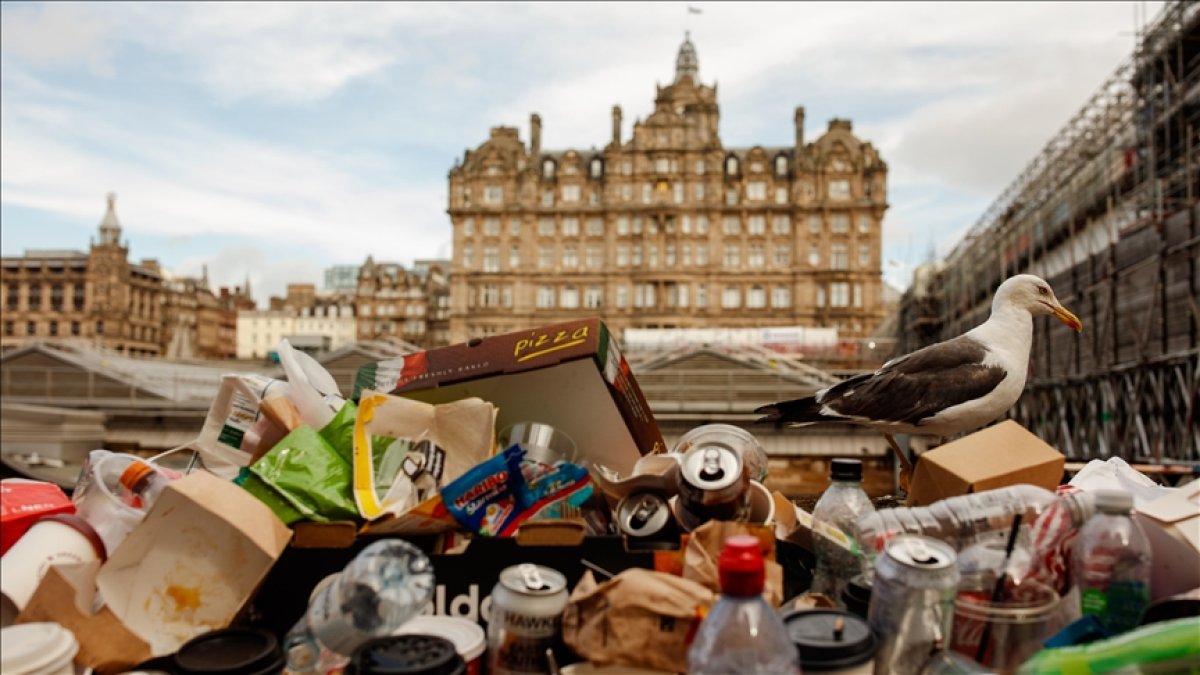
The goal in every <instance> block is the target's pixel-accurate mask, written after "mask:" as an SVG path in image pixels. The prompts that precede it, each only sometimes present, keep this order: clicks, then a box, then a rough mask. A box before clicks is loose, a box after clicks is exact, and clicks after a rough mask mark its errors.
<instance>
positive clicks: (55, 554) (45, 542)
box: [0, 513, 107, 610]
mask: <svg viewBox="0 0 1200 675" xmlns="http://www.w3.org/2000/svg"><path fill="white" fill-rule="evenodd" d="M106 557H107V552H106V550H105V547H104V542H103V541H101V539H100V535H99V534H97V533H96V530H95V528H93V527H92V526H91V525H89V524H88V522H87V521H86V520H84V519H83V518H80V517H79V516H75V515H70V514H65V513H59V514H55V515H52V516H46V517H45V518H42V519H41V520H39V521H37V522H36V523H34V524H33V527H30V528H29V530H28V531H27V532H26V533H25V536H23V537H21V538H20V540H18V541H17V543H15V544H13V547H12V548H10V549H8V552H7V553H5V554H4V557H3V558H0V592H3V593H4V595H5V596H7V597H8V599H9V600H11V601H12V603H13V604H14V605H15V606H16V608H17V609H18V610H23V609H25V605H26V604H28V602H29V598H31V597H32V596H33V592H34V591H35V590H37V587H38V584H39V583H41V581H42V577H44V576H46V572H47V571H48V570H49V569H50V566H51V565H60V564H71V563H87V562H94V561H100V562H103V561H104V560H105V558H106Z"/></svg>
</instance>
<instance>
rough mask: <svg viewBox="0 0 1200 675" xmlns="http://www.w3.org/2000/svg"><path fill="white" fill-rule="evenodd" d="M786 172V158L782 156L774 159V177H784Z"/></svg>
mask: <svg viewBox="0 0 1200 675" xmlns="http://www.w3.org/2000/svg"><path fill="white" fill-rule="evenodd" d="M787 172H788V162H787V157H786V156H784V155H779V156H777V157H776V158H775V175H776V176H786V175H787Z"/></svg>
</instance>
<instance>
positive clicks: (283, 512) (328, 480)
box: [240, 426, 358, 525]
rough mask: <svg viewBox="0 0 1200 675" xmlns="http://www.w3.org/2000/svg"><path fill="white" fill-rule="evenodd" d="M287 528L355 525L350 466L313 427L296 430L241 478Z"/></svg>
mask: <svg viewBox="0 0 1200 675" xmlns="http://www.w3.org/2000/svg"><path fill="white" fill-rule="evenodd" d="M240 482H241V485H242V487H244V488H245V489H246V490H248V491H250V492H251V493H252V494H254V495H255V496H256V497H258V498H259V499H260V500H261V501H262V502H263V503H265V504H266V505H267V506H269V507H270V508H271V510H272V511H274V512H275V515H277V516H279V519H280V520H282V521H283V522H285V523H287V524H289V525H290V524H292V523H294V522H296V521H298V520H305V519H307V520H314V521H317V522H326V521H330V520H354V519H356V518H358V509H357V507H355V505H354V499H353V498H352V496H351V494H350V464H349V463H347V462H346V461H345V459H343V458H342V456H341V455H340V454H339V453H338V452H337V451H336V450H334V449H333V447H331V446H330V445H329V443H327V442H326V441H325V438H324V437H322V435H321V434H320V433H318V432H317V431H316V430H315V429H313V428H312V427H310V426H302V427H298V428H297V429H296V430H295V431H293V432H292V433H290V434H288V435H287V436H285V437H284V438H283V440H281V441H279V442H278V443H276V444H275V447H273V448H271V450H270V451H268V452H267V454H265V455H263V457H262V458H261V459H259V460H258V461H257V462H255V463H254V464H252V465H251V466H250V468H249V471H248V472H246V473H245V474H244V476H243V477H242V478H241V479H240Z"/></svg>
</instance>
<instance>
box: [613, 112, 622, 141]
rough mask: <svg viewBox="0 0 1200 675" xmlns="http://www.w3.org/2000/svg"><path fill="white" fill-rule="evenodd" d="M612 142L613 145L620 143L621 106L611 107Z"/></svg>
mask: <svg viewBox="0 0 1200 675" xmlns="http://www.w3.org/2000/svg"><path fill="white" fill-rule="evenodd" d="M612 122H613V127H612V142H613V145H620V144H621V106H619V105H614V106H613V109H612Z"/></svg>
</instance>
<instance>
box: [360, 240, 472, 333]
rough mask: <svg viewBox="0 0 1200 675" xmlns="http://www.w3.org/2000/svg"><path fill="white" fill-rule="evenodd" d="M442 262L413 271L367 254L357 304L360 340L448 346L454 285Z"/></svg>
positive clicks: (417, 264) (425, 263) (419, 262)
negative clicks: (397, 340) (451, 285)
mask: <svg viewBox="0 0 1200 675" xmlns="http://www.w3.org/2000/svg"><path fill="white" fill-rule="evenodd" d="M446 266H447V263H446V261H442V260H417V261H415V262H414V264H413V268H412V269H411V270H409V269H405V268H404V267H403V266H402V265H400V264H399V263H388V262H378V263H377V262H375V260H374V258H373V257H371V256H367V260H366V262H364V263H363V265H362V266H361V267H360V268H359V269H358V287H357V289H356V290H355V297H354V305H355V310H356V314H357V316H358V339H359V340H388V339H392V338H396V339H400V340H403V341H405V342H409V343H412V344H414V345H418V346H421V347H437V346H441V345H446V344H449V331H450V328H449V327H450V316H449V314H450V285H449V282H448V280H447V278H446V274H445V272H444V270H445V269H446Z"/></svg>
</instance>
